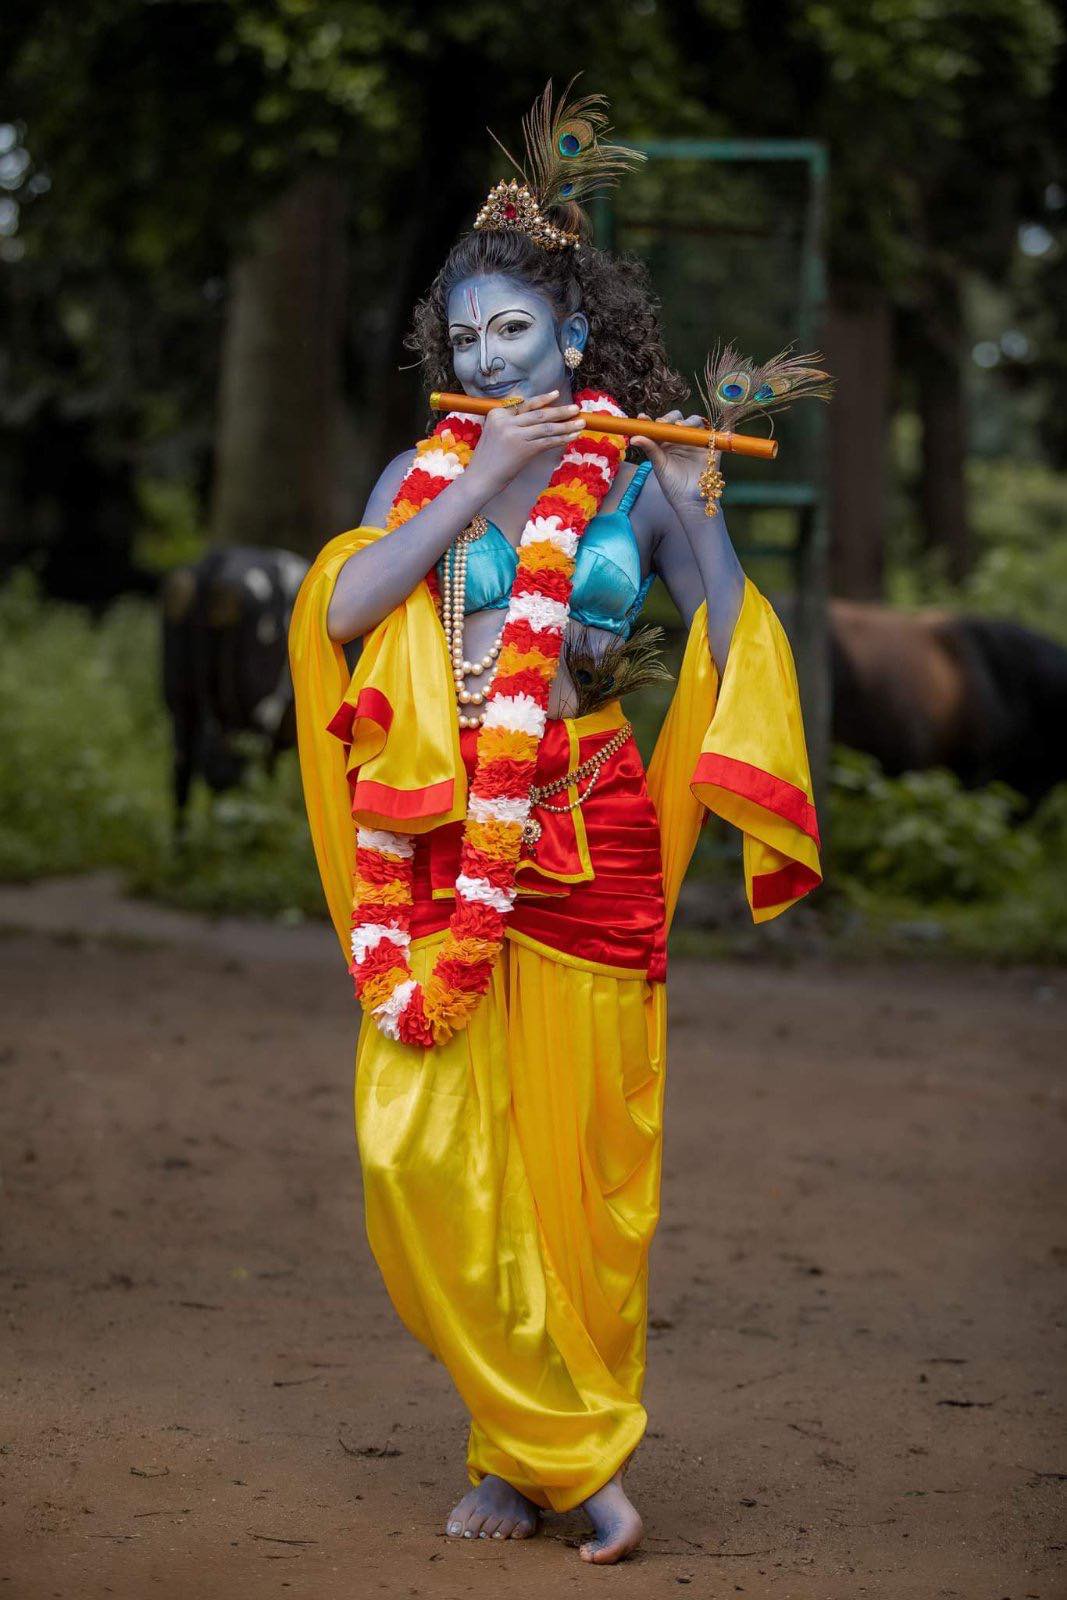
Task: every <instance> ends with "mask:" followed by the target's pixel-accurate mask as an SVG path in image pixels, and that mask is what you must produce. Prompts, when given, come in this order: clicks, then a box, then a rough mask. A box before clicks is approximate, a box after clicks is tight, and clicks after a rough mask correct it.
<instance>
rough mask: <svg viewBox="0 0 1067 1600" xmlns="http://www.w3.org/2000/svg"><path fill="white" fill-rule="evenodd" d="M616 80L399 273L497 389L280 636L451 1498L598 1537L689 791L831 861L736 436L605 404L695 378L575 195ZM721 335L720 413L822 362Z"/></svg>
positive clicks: (435, 343)
mask: <svg viewBox="0 0 1067 1600" xmlns="http://www.w3.org/2000/svg"><path fill="white" fill-rule="evenodd" d="M603 106H604V101H603V97H602V96H599V95H588V96H585V97H583V98H581V99H572V98H570V90H569V89H568V90H567V91H566V92H565V94H564V95H563V97H562V98H561V100H560V102H559V104H558V105H557V106H556V107H555V108H553V102H552V85H551V83H549V85H548V87H547V88H546V90H545V93H544V95H543V96H542V97H541V98H540V99H539V100H538V101H537V102H536V103H535V105H534V107H533V109H532V110H531V112H530V114H529V116H528V117H527V118H526V119H525V122H524V134H525V140H526V162H525V165H524V166H518V163H514V165H515V166H516V167H517V168H518V172H519V174H520V176H519V177H518V178H515V179H512V180H510V181H508V180H504V181H502V182H501V183H499V184H497V185H496V187H495V188H494V189H493V190H492V191H491V192H490V195H489V197H488V199H487V201H486V203H485V205H484V206H483V208H482V210H481V212H480V213H479V215H478V217H477V219H476V221H475V223H474V226H473V228H472V229H471V230H470V231H469V232H468V233H467V234H466V235H465V236H463V237H462V238H461V239H460V240H459V242H458V243H457V244H456V245H455V246H454V248H453V249H452V251H451V253H450V254H449V256H448V259H447V260H446V261H445V264H444V266H443V267H442V269H441V271H440V272H439V273H438V275H437V277H436V279H435V280H434V282H433V285H432V287H431V289H430V291H429V293H428V295H427V297H426V298H425V299H424V300H423V301H422V302H421V303H420V304H419V305H418V307H417V308H416V312H415V319H414V328H413V332H412V334H411V335H410V336H409V339H408V343H409V345H410V347H411V348H413V349H416V350H418V351H419V352H420V354H421V356H422V359H423V363H424V365H425V368H426V375H427V376H428V378H429V380H430V384H431V387H432V388H435V389H447V388H448V386H449V384H450V383H457V382H458V384H459V386H460V387H461V389H462V391H463V395H464V396H466V397H471V398H472V399H476V400H483V401H484V400H490V401H493V400H495V401H506V402H507V403H506V404H497V405H494V406H491V407H488V408H485V407H483V415H473V414H469V413H467V412H463V411H460V410H452V411H450V412H449V413H448V414H446V415H445V416H444V417H443V418H442V420H441V421H440V422H439V423H438V424H437V425H436V427H434V428H433V430H432V432H431V433H430V434H429V436H428V437H427V438H424V439H422V440H421V441H420V442H419V443H418V444H417V445H416V446H415V447H414V449H412V450H406V451H404V452H402V453H401V454H400V455H398V456H397V457H396V458H395V459H394V460H393V461H391V462H390V463H389V465H388V466H387V467H386V468H385V470H384V471H383V472H382V474H381V476H380V478H379V479H378V482H377V484H376V485H375V487H374V489H373V491H372V493H371V496H370V499H369V501H368V503H367V506H366V509H365V511H364V514H363V520H362V522H361V524H360V526H359V527H357V528H353V529H351V530H350V531H348V532H346V533H341V534H339V535H338V536H337V537H336V538H334V539H331V540H330V542H329V543H328V544H327V545H326V546H325V548H324V549H323V550H322V551H321V552H320V554H319V556H318V558H317V559H316V561H315V562H314V564H313V566H312V568H311V569H310V571H309V572H308V574H307V576H306V578H305V580H304V583H303V586H302V588H301V590H300V593H299V596H298V599H297V602H296V606H295V609H294V613H293V618H292V624H291V630H290V639H289V649H290V661H291V666H292V673H293V680H294V685H295V693H296V709H297V721H298V735H299V756H300V765H301V772H302V777H303V783H304V791H305V797H306V802H307V811H308V817H309V820H310V827H311V834H312V839H313V843H314V847H315V851H316V856H317V860H318V865H319V869H320V872H321V876H322V882H323V886H324V889H325V894H326V899H327V902H328V904H329V909H330V913H331V917H332V920H333V922H334V925H335V927H336V931H337V935H338V938H339V940H340V943H341V949H342V952H343V956H344V959H345V962H346V965H347V970H348V971H349V973H350V974H351V975H352V978H353V980H354V985H355V990H356V994H357V996H358V998H359V1000H360V1002H361V1005H362V1008H363V1016H362V1023H361V1028H360V1032H359V1039H358V1044H357V1049H356V1082H355V1124H356V1136H357V1142H358V1147H359V1155H360V1161H361V1167H362V1175H363V1185H364V1206H365V1219H366V1227H367V1234H368V1238H369V1242H370V1245H371V1249H372V1251H373V1254H374V1257H375V1259H376V1261H377V1263H378V1266H379V1268H380V1270H381V1273H382V1275H383V1278H384V1280H385V1284H386V1287H387V1289H388V1292H389V1295H390V1298H391V1299H392V1302H393V1304H394V1306H395V1308H396V1310H397V1312H398V1313H399V1315H400V1318H401V1319H402V1321H403V1322H404V1324H405V1325H406V1327H407V1328H408V1329H409V1330H410V1332H411V1333H412V1334H414V1335H415V1337H416V1338H417V1339H419V1340H420V1341H421V1342H422V1343H423V1344H424V1345H425V1346H426V1347H427V1348H428V1349H429V1350H430V1351H431V1352H432V1353H433V1354H434V1355H435V1356H436V1357H438V1358H439V1359H440V1360H441V1361H442V1362H443V1363H444V1364H445V1366H446V1367H447V1369H448V1371H449V1373H450V1374H451V1377H452V1379H453V1381H454V1383H455V1385H456V1388H457V1390H458V1391H459V1394H460V1396H461V1397H462V1400H463V1402H464V1405H465V1407H466V1409H467V1411H468V1412H469V1414H470V1430H469V1434H468V1438H467V1454H466V1469H467V1477H468V1479H469V1482H470V1484H471V1486H472V1487H471V1488H470V1489H469V1491H468V1492H467V1493H466V1494H464V1496H463V1498H462V1499H460V1500H459V1502H458V1504H456V1505H455V1506H454V1507H453V1509H452V1510H451V1511H450V1512H449V1513H448V1515H447V1517H446V1519H445V1530H446V1532H447V1534H448V1535H450V1536H452V1537H456V1538H473V1537H479V1538H490V1537H491V1538H494V1539H504V1538H524V1537H527V1536H529V1535H531V1534H533V1533H535V1532H536V1530H537V1527H538V1524H539V1520H540V1513H541V1511H542V1510H553V1511H556V1512H564V1511H568V1510H570V1509H571V1508H573V1507H578V1506H580V1507H582V1508H583V1509H584V1510H585V1512H586V1513H587V1515H588V1517H589V1520H590V1522H591V1524H592V1528H591V1533H590V1536H589V1538H588V1539H587V1541H586V1542H585V1543H583V1544H582V1545H581V1547H580V1552H581V1555H582V1557H583V1558H584V1559H585V1560H587V1561H592V1562H613V1561H617V1560H618V1559H619V1558H620V1557H622V1556H624V1555H626V1554H628V1553H629V1552H630V1551H632V1550H633V1549H634V1548H635V1547H636V1546H637V1544H638V1543H639V1541H640V1538H641V1533H642V1527H641V1519H640V1516H639V1514H638V1512H637V1510H636V1508H635V1507H634V1505H633V1504H632V1502H631V1500H630V1499H629V1497H628V1495H627V1493H626V1490H625V1488H624V1487H623V1470H624V1468H625V1466H626V1465H627V1463H628V1462H629V1460H630V1458H631V1456H632V1455H633V1453H634V1451H635V1449H636V1448H637V1445H638V1443H639V1442H640V1440H641V1438H642V1436H643V1434H644V1432H645V1427H646V1421H647V1416H646V1412H645V1409H644V1407H643V1406H642V1403H641V1394H642V1387H643V1383H644V1375H645V1358H646V1321H647V1296H648V1261H649V1246H650V1243H651V1240H652V1236H653V1233H654V1230H655V1228H656V1225H657V1221H658V1217H659V1196H660V1172H661V1158H662V1139H661V1129H662V1115H663V1098H664V1082H665V1069H666V1052H665V1044H666V1022H667V1011H666V991H665V979H666V974H667V953H666V940H667V933H668V929H669V926H670V922H671V917H672V914H673V911H674V907H675V903H676V901H677V898H678V891H679V887H680V885H681V881H682V877H683V875H684V873H685V870H686V868H687V865H688V863H689V859H690V856H691V854H692V851H693V848H694V845H695V843H696V840H697V836H698V833H699V830H700V827H701V824H702V821H703V820H704V819H705V818H706V817H707V815H708V814H709V813H710V812H714V813H716V814H717V815H719V816H721V817H725V818H726V819H728V820H729V822H731V823H732V824H733V825H734V826H735V827H736V828H738V829H739V830H740V831H741V833H742V835H743V859H744V877H745V888H746V892H747V896H748V901H749V905H750V907H751V913H752V916H753V918H754V919H755V920H756V921H757V922H762V921H765V920H767V919H768V918H771V917H775V916H778V915H779V914H780V913H781V912H782V911H784V910H786V909H787V908H788V907H789V906H791V905H793V904H794V903H795V902H796V901H797V900H798V899H799V898H800V897H801V896H802V895H805V894H807V893H808V892H809V891H810V890H811V889H813V888H815V887H816V885H817V884H819V882H820V881H821V874H820V864H819V834H818V827H817V822H816V816H815V809H814V805H813V802H812V789H811V779H810V774H809V765H808V758H807V752H806V748H805V741H804V730H803V723H802V719H801V711H800V704H799V699H798V692H797V680H796V674H795V671H794V665H793V658H792V655H791V653H790V648H789V645H788V643H787V640H786V637H785V634H784V632H783V630H782V627H781V625H780V623H779V622H778V619H777V617H776V616H775V614H774V612H773V610H772V609H771V607H770V605H769V604H768V602H767V601H766V599H765V598H764V597H763V595H762V594H761V593H760V592H759V590H758V589H757V588H756V587H755V585H754V584H753V583H752V582H751V580H750V579H749V578H748V577H746V575H745V573H744V572H743V570H742V568H741V566H740V565H739V563H738V560H737V556H736V555H735V553H734V550H733V548H732V545H731V543H730V539H729V535H728V533H727V529H726V524H725V522H724V520H723V516H722V513H721V511H720V510H719V506H718V494H719V492H720V491H721V487H722V477H721V474H720V473H719V470H718V466H719V461H720V455H719V452H718V451H717V450H715V449H714V448H713V447H712V446H708V448H707V451H706V453H705V450H704V449H701V448H693V447H691V446H686V445H684V444H675V443H670V444H664V443H657V442H656V441H655V440H653V439H650V438H646V437H644V436H643V435H640V434H639V435H638V436H637V437H635V438H634V439H633V443H634V444H635V445H636V446H637V447H638V450H639V452H640V455H641V459H640V461H639V464H636V465H635V464H634V463H632V462H627V461H626V460H625V459H624V456H625V451H626V445H627V441H626V438H625V437H623V436H621V435H620V434H618V433H611V432H607V431H604V430H603V429H601V428H598V427H597V426H596V422H595V415H596V414H599V415H600V417H601V418H603V417H605V416H607V417H618V416H628V417H631V418H638V417H641V418H647V419H651V418H652V417H654V416H655V417H658V418H659V420H661V421H667V422H676V423H682V422H683V421H686V422H688V423H689V424H691V425H694V426H699V425H704V426H706V425H707V424H706V422H705V420H704V419H703V418H702V417H696V416H694V417H690V418H688V419H683V418H682V416H681V412H680V411H679V410H678V409H677V403H678V402H679V401H681V400H683V399H684V398H685V397H686V395H687V393H688V390H687V388H686V386H685V384H684V383H683V382H682V380H681V379H680V378H679V376H678V375H677V374H676V373H675V372H673V371H672V370H671V369H670V367H669V365H668V362H667V358H666V355H665V352H664V348H663V343H662V338H661V334H660V331H659V325H658V320H657V315H656V306H655V302H654V301H653V300H652V298H651V295H650V292H649V290H648V287H647V283H646V278H645V274H644V269H643V267H642V266H641V265H640V264H639V263H638V262H637V261H635V260H630V259H623V258H619V259H613V258H612V257H610V256H609V255H607V254H605V253H604V252H601V251H599V250H597V249H595V248H593V247H592V245H591V244H590V242H589V227H588V222H587V220H586V217H585V214H584V212H583V211H582V210H581V208H580V206H579V205H578V201H579V200H580V199H582V198H583V197H586V196H588V194H589V193H590V192H591V191H593V190H594V189H595V188H596V187H597V186H598V185H600V186H602V185H604V184H605V183H610V182H612V181H614V180H615V178H616V177H617V175H618V173H620V172H621V171H623V170H624V169H625V167H626V166H628V165H629V164H630V162H632V161H636V160H639V159H641V158H640V157H639V156H638V155H637V154H636V153H635V152H632V151H629V150H628V149H626V148H625V147H621V146H611V145H608V144H606V143H605V142H604V134H605V133H606V131H607V125H606V116H605V112H604V109H603ZM505 153H506V152H505ZM509 159H511V158H510V157H509ZM726 357H727V361H726V365H727V366H729V364H730V358H733V359H734V360H735V361H736V352H735V351H730V350H727V352H726ZM722 365H723V363H722V362H721V361H720V363H719V367H718V368H717V369H716V370H715V371H714V372H713V371H711V368H710V367H709V375H710V378H711V379H712V380H713V381H714V383H715V386H716V388H717V390H718V391H719V394H718V400H717V401H716V404H717V405H718V404H720V403H721V409H720V411H719V416H720V417H725V416H730V417H734V416H737V415H751V414H752V409H751V408H750V409H749V410H747V411H745V410H743V409H737V408H735V410H734V411H730V409H729V403H730V402H733V401H736V400H737V399H738V396H739V395H742V397H743V393H749V392H750V390H751V386H752V384H753V383H755V384H756V389H755V391H752V392H753V393H754V394H758V395H760V396H762V399H763V401H764V402H766V403H767V406H768V408H769V406H770V405H771V404H776V403H781V401H782V399H783V396H784V395H785V393H786V391H787V390H789V389H790V386H791V385H792V386H793V387H794V389H795V390H796V392H805V384H806V385H807V392H814V391H813V389H812V384H813V369H810V368H802V367H799V366H797V367H796V368H795V370H794V369H793V368H791V367H790V364H789V363H784V364H783V363H779V364H778V366H777V367H775V368H774V370H773V371H771V369H770V368H764V369H753V368H751V367H745V368H743V369H742V370H737V371H734V372H725V373H724V372H723V371H722V370H721V369H722ZM753 373H755V377H753ZM761 374H763V375H764V378H765V380H766V381H763V382H760V381H759V379H760V376H761ZM798 375H799V376H798ZM805 375H806V376H805ZM825 376H826V375H825V374H821V373H814V377H815V378H824V377H825ZM791 397H792V396H791ZM434 398H435V399H436V398H437V397H436V396H435V397H434ZM705 398H706V400H709V401H710V399H711V397H710V396H706V397H705ZM755 409H757V410H758V409H759V407H758V405H756V406H755ZM587 419H589V420H587ZM716 426H718V423H716ZM657 576H658V577H660V578H661V579H662V580H663V583H664V584H665V586H666V588H667V590H668V592H669V593H670V595H671V597H672V598H673V600H674V602H675V604H676V605H677V607H678V610H679V611H680V613H681V615H682V617H683V618H684V621H685V624H686V626H687V628H688V642H687V645H686V648H685V654H684V660H683V663H682V666H681V669H680V674H679V676H678V679H677V682H676V685H675V688H674V692H673V698H672V700H671V703H670V707H669V711H668V713H667V716H666V720H665V722H664V723H663V726H662V730H661V732H660V734H659V736H658V740H657V743H656V746H655V750H654V753H653V755H652V759H651V761H650V762H649V765H648V768H647V771H646V769H645V767H644V764H643V762H642V758H641V756H640V754H639V752H638V749H637V746H636V744H635V742H634V738H633V735H632V732H631V729H630V725H629V723H628V722H627V719H626V716H625V713H624V711H623V709H622V706H621V704H620V698H619V696H620V694H621V693H622V692H624V691H625V692H627V693H628V692H629V691H630V689H632V688H634V687H636V686H638V685H640V684H641V683H643V682H647V681H649V679H650V678H651V677H654V676H656V675H657V672H658V674H659V675H662V668H659V669H657V666H656V661H655V650H654V648H653V645H652V640H651V638H650V634H651V633H654V632H655V631H656V630H648V629H640V628H638V626H637V624H638V618H639V614H640V611H641V608H642V604H643V601H644V598H645V594H646V591H647V589H648V587H649V585H650V584H651V582H652V581H653V579H654V578H655V577H657ZM355 638H360V639H361V640H362V650H361V654H360V657H359V660H358V663H357V665H356V667H355V670H354V671H353V672H350V671H349V668H348V665H347V661H346V657H345V653H344V650H343V648H342V646H343V644H344V643H345V642H347V641H349V640H352V639H355Z"/></svg>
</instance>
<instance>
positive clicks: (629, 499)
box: [438, 461, 655, 639]
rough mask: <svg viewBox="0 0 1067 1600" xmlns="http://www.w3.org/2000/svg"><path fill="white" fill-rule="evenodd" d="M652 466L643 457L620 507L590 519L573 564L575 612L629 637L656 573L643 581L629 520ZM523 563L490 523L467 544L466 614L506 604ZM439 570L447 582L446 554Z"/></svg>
mask: <svg viewBox="0 0 1067 1600" xmlns="http://www.w3.org/2000/svg"><path fill="white" fill-rule="evenodd" d="M651 470H652V463H651V461H642V463H641V465H640V466H639V467H638V468H637V471H636V472H635V473H634V475H633V477H632V478H631V479H630V482H629V484H628V485H627V488H626V493H625V494H624V495H623V497H622V499H621V500H620V501H619V503H618V505H617V506H616V507H615V509H614V510H613V511H602V512H599V513H598V514H597V516H595V517H593V518H592V519H591V521H590V523H589V526H588V527H587V528H586V530H585V532H584V533H583V534H582V537H581V539H580V540H579V541H578V554H577V556H576V558H575V563H574V584H573V588H572V590H571V616H572V617H573V618H574V620H575V621H576V622H582V623H585V624H586V626H587V627H590V628H603V629H605V630H606V631H607V632H608V633H615V634H620V635H621V636H622V637H623V638H624V639H625V638H629V636H630V631H631V629H632V628H633V625H634V623H635V622H636V621H637V619H638V617H639V616H640V614H641V608H642V606H643V605H644V603H645V596H646V595H647V593H648V591H649V588H650V587H651V585H652V580H653V578H654V576H655V574H654V573H649V575H648V577H647V578H645V579H644V580H643V581H642V578H641V553H640V551H639V550H638V548H637V540H636V539H635V538H634V533H633V528H632V527H631V525H630V508H631V507H632V505H633V503H634V501H635V500H636V499H637V496H638V495H639V494H640V492H641V485H642V484H643V483H644V481H645V479H646V478H647V477H648V474H649V472H650V471H651ZM518 565H519V557H518V553H517V552H516V550H515V548H514V546H513V545H512V544H511V543H510V542H509V541H508V540H507V539H506V538H505V536H504V535H503V534H502V533H501V531H500V529H499V528H498V527H497V525H496V523H495V522H490V523H489V527H488V529H487V531H486V533H485V534H484V535H483V537H482V538H481V539H476V540H475V541H474V543H473V544H471V545H469V546H468V548H467V589H466V595H465V606H464V611H465V613H470V612H472V611H484V610H486V609H487V608H495V607H504V606H506V605H507V603H508V600H509V598H510V596H511V586H512V584H513V583H514V581H515V573H516V570H517V568H518ZM438 573H439V576H440V577H441V579H442V581H443V579H444V558H443V557H442V559H441V561H440V562H439V563H438Z"/></svg>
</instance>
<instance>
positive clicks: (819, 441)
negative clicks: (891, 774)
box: [592, 139, 830, 801]
mask: <svg viewBox="0 0 1067 1600" xmlns="http://www.w3.org/2000/svg"><path fill="white" fill-rule="evenodd" d="M625 142H626V143H627V144H628V145H629V147H630V148H631V149H635V150H640V151H641V152H642V153H643V154H644V155H645V156H647V158H648V160H649V161H650V162H651V161H671V160H675V161H677V160H689V161H693V160H696V161H713V162H721V163H727V162H731V163H732V162H742V161H743V162H793V161H796V162H802V163H803V164H804V165H805V166H806V168H807V185H806V204H805V208H804V216H803V228H802V234H801V248H800V266H799V283H798V285H797V305H798V315H797V319H796V325H795V326H794V327H792V328H790V329H788V330H785V336H784V339H783V342H788V341H789V340H790V339H793V338H795V339H797V340H798V341H799V342H800V345H801V348H802V349H812V348H817V347H818V345H819V343H820V342H821V339H822V337H823V333H822V329H823V321H824V316H825V307H826V265H825V236H826V212H827V197H828V190H829V157H828V153H827V150H826V147H825V146H824V145H822V144H820V143H818V142H817V141H815V140H809V139H652V140H648V141H646V142H641V141H638V140H627V141H625ZM592 217H593V223H594V228H595V231H596V238H597V242H598V243H599V244H601V245H602V246H603V247H604V248H606V249H609V250H610V249H613V248H615V243H616V233H617V229H616V213H615V209H614V204H613V196H612V195H611V194H610V193H609V194H606V195H602V196H600V197H599V198H598V199H597V200H596V201H595V202H594V204H593V206H592ZM816 410H817V412H818V415H816V416H815V417H813V418H810V419H809V422H810V426H811V430H812V432H811V437H812V446H811V450H810V453H809V456H808V461H809V465H810V468H811V471H810V474H809V476H808V477H807V478H806V479H804V480H802V481H799V482H798V481H794V482H788V483H781V482H775V481H773V479H771V480H770V481H767V482H761V483H754V482H743V483H736V482H735V483H733V484H732V485H731V484H730V482H729V481H728V482H727V487H726V490H725V492H724V494H723V508H724V510H729V508H730V506H751V507H760V508H764V507H767V508H770V507H773V508H781V509H787V510H790V511H793V512H794V513H795V515H796V537H795V539H794V541H793V543H792V545H791V546H788V547H786V550H785V551H784V552H783V548H782V547H781V546H778V545H760V544H752V543H747V544H746V545H745V546H744V549H743V554H744V555H745V557H746V558H756V559H759V558H761V557H767V556H776V557H781V556H782V555H783V553H786V554H788V555H789V556H791V558H792V567H793V577H794V586H795V605H794V610H793V614H792V617H791V619H790V634H791V637H792V642H793V647H794V651H795V654H796V661H797V676H798V678H799V681H800V688H801V696H802V699H803V703H804V717H805V726H806V729H807V734H808V748H809V753H810V756H811V762H812V776H813V779H814V783H815V790H816V800H817V801H818V800H819V799H820V797H821V793H822V791H823V790H824V784H825V777H826V769H827V763H828V756H829V745H830V674H829V640H828V629H827V562H828V551H829V513H828V504H827V481H826V479H827V461H826V456H827V452H826V421H825V415H824V412H823V408H822V407H821V406H820V407H817V408H816ZM772 470H773V469H772Z"/></svg>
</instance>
